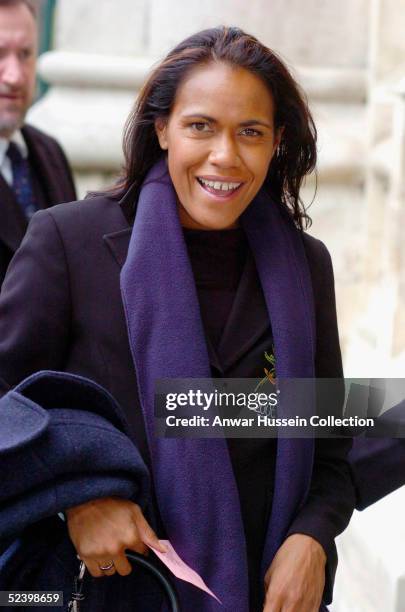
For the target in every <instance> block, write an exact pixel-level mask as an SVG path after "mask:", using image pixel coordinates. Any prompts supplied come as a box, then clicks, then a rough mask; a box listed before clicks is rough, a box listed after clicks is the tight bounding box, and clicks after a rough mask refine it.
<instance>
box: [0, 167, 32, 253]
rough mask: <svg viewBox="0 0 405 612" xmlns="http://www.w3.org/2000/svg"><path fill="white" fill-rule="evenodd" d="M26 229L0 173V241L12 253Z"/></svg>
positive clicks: (24, 222)
mask: <svg viewBox="0 0 405 612" xmlns="http://www.w3.org/2000/svg"><path fill="white" fill-rule="evenodd" d="M26 229H27V220H26V218H25V215H24V213H23V211H22V210H21V208H20V206H19V204H18V202H17V200H16V199H15V196H14V194H13V191H12V189H11V188H10V186H9V185H8V184H7V182H6V181H5V180H4V178H3V176H2V174H1V173H0V240H1V241H2V242H4V244H5V245H6V246H7V247H8V248H9V249H10V250H11V251H12V252H13V253H14V252H15V251H16V250H17V249H18V247H19V246H20V243H21V240H22V239H23V237H24V234H25V231H26Z"/></svg>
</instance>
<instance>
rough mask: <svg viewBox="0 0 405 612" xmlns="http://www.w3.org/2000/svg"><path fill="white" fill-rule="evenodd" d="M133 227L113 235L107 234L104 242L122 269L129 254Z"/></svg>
mask: <svg viewBox="0 0 405 612" xmlns="http://www.w3.org/2000/svg"><path fill="white" fill-rule="evenodd" d="M131 233H132V227H126V228H124V229H122V230H119V231H118V232H113V233H112V234H105V236H103V240H104V242H105V244H106V245H107V247H108V248H109V250H110V252H111V254H112V256H113V257H114V259H115V261H116V262H117V264H118V265H119V267H120V268H122V266H123V265H124V263H125V260H126V258H127V254H128V247H129V241H130V238H131Z"/></svg>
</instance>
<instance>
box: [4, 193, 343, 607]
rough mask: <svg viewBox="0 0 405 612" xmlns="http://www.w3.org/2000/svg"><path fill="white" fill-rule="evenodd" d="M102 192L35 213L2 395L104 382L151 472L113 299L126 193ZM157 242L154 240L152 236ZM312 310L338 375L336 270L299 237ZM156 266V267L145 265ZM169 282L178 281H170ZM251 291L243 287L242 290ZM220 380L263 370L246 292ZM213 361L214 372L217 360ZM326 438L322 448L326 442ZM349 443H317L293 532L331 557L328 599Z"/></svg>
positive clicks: (19, 259) (19, 270)
mask: <svg viewBox="0 0 405 612" xmlns="http://www.w3.org/2000/svg"><path fill="white" fill-rule="evenodd" d="M129 196H130V193H129V194H127V197H125V196H124V198H123V199H122V200H121V202H120V203H118V202H117V200H115V199H113V198H112V197H111V198H108V197H105V196H100V197H95V198H92V199H87V200H84V201H81V202H76V203H70V204H66V205H65V204H62V205H60V206H56V207H54V208H52V209H49V210H45V211H40V212H38V213H36V214H35V215H34V217H33V219H32V221H31V223H30V226H29V229H28V232H27V234H26V236H25V238H24V240H23V243H22V245H21V248H20V249H19V250H18V252H17V253H16V255H15V257H14V259H13V262H12V264H11V266H10V268H9V271H8V274H7V276H6V279H5V282H4V285H3V291H2V295H1V298H0V389H1V390H2V393H4V392H6V391H7V390H9V389H10V387H12V386H14V385H16V384H17V383H18V382H20V381H21V380H23V379H24V378H25V377H27V376H28V375H29V374H31V373H33V372H35V371H38V370H61V371H66V372H71V373H74V374H80V375H82V376H85V377H87V378H90V379H91V380H93V381H95V382H97V383H99V384H101V385H102V386H104V387H105V388H106V389H107V390H108V391H110V393H111V394H112V395H113V396H114V397H115V399H116V400H117V401H118V403H119V404H120V405H121V406H122V408H123V409H124V411H125V413H126V416H127V419H128V421H129V423H130V427H131V431H132V436H133V440H134V441H135V443H136V444H137V446H138V448H139V450H140V452H141V455H142V457H143V458H144V460H145V462H146V464H147V465H148V466H149V467H150V458H149V454H148V449H147V446H146V436H145V430H144V423H143V417H142V411H141V406H140V403H139V398H138V391H137V385H136V374H135V370H134V365H133V361H132V357H131V352H130V347H129V342H128V337H127V328H126V322H125V316H124V310H123V305H122V302H121V293H120V271H121V267H122V265H123V264H124V262H125V259H126V255H127V250H128V246H129V240H130V236H131V231H132V228H131V209H132V206H133V203H132V201H131V198H130V197H129ZM157 239H158V237H157ZM303 241H304V246H305V251H306V254H307V258H308V262H309V267H310V270H311V275H312V283H313V291H314V298H315V307H316V331H317V345H316V373H317V376H321V377H340V376H342V363H341V355H340V348H339V340H338V332H337V322H336V308H335V296H334V284H333V272H332V266H331V262H330V257H329V254H328V252H327V250H326V248H325V247H324V245H323V244H322V243H321V242H320V241H318V240H316V239H314V238H312V237H310V236H307V235H305V234H303ZM151 265H153V262H151ZM174 282H175V281H174ZM247 289H248V287H247ZM235 300H237V304H238V307H237V308H233V313H232V316H233V321H232V325H230V326H228V327H229V328H232V334H230V336H229V338H228V339H227V342H226V343H223V346H226V354H223V355H222V356H221V357H222V368H224V370H225V371H224V374H223V375H224V376H227V377H235V378H238V377H244V376H246V372H251V371H252V369H254V367H255V366H256V367H257V364H263V353H264V350H268V349H269V347H268V346H267V344H266V343H265V342H266V341H267V339H268V334H267V331H268V327H269V322H268V315H267V314H266V315H265V319H263V320H259V319H258V316H259V315H258V311H256V310H255V308H256V305H257V302H256V299H255V297H254V296H252V294H251V292H250V291H249V290H248V291H245V292H243V291H242V292H241V291H239V289H238V291H237V294H236V297H235ZM210 358H211V365H212V366H213V368H218V367H219V366H218V363H217V361H216V357H215V355H213V354H212V352H211V353H210ZM325 442H326V443H325ZM350 445H351V442H350V441H348V440H334V441H331V440H326V441H325V440H321V441H318V442H317V448H316V461H315V466H314V470H316V471H317V473H318V477H317V484H318V486H317V487H316V489H315V490H311V492H310V495H309V498H308V500H307V503H306V504H305V505H304V506H303V508H302V509H301V510H300V512H299V513H298V515H297V517H296V519H295V521H294V522H293V525H292V526H291V530H290V533H294V532H300V533H308V534H309V535H313V534H314V533H316V534H317V536H316V537H318V539H319V541H321V543H322V544H323V545H324V548H326V549H327V551H328V569H327V587H326V597H325V601H326V602H328V600H329V601H330V599H331V591H332V584H333V576H334V571H335V569H336V555H335V550H334V544H333V538H334V537H335V535H336V534H337V533H339V532H340V531H342V530H343V529H344V528H345V527H346V525H347V523H348V521H349V519H350V516H351V513H352V510H353V507H354V491H353V487H352V484H351V479H350V475H349V469H348V464H347V462H346V454H347V451H348V449H349V448H350Z"/></svg>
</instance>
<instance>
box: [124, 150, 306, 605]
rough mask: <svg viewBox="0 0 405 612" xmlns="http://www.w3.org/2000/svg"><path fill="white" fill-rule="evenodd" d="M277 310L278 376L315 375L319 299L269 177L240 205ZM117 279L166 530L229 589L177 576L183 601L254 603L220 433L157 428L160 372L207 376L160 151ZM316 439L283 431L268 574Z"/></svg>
mask: <svg viewBox="0 0 405 612" xmlns="http://www.w3.org/2000/svg"><path fill="white" fill-rule="evenodd" d="M242 225H243V228H244V230H245V232H246V235H247V237H248V240H249V244H250V248H251V250H252V252H253V254H254V257H255V261H256V266H257V270H258V273H259V278H260V281H261V285H262V289H263V292H264V296H265V299H266V304H267V308H268V312H269V317H270V321H271V326H272V331H273V337H274V348H275V355H276V361H277V376H278V377H280V378H283V377H285V378H288V377H297V378H298V377H313V376H314V343H315V338H314V336H315V331H314V305H313V299H312V286H311V279H310V275H309V270H308V265H307V261H306V257H305V252H304V249H303V245H302V240H301V237H300V233H299V231H298V230H297V229H296V228H295V227H294V225H293V223H292V222H291V220H290V219H288V218H287V217H286V215H285V214H283V212H282V211H281V207H280V206H279V205H277V204H275V203H274V202H271V200H270V198H269V196H268V195H267V194H266V193H265V191H264V189H262V191H261V192H259V194H258V195H257V196H256V198H255V200H254V201H253V202H252V203H251V204H250V206H249V207H248V209H247V210H246V212H245V213H244V214H243V216H242ZM121 291H122V298H123V303H124V308H125V315H126V320H127V326H128V335H129V341H130V346H131V351H132V356H133V360H134V365H135V370H136V374H137V381H138V389H139V395H140V400H141V404H142V409H143V413H144V419H145V424H146V431H147V436H148V443H149V448H150V453H151V458H152V470H153V477H154V482H155V487H156V492H157V499H158V504H159V509H160V513H161V516H162V520H163V523H164V525H165V528H166V532H167V536H168V538H169V539H170V541H171V542H172V544H173V546H174V548H175V549H176V551H177V552H178V553H179V555H180V556H181V557H182V558H183V559H184V560H185V561H186V562H187V563H188V564H189V565H190V566H191V567H192V568H194V569H195V570H196V571H197V572H199V573H200V574H201V576H202V577H203V579H204V580H205V582H206V583H207V584H208V586H209V587H210V588H211V589H212V590H213V591H214V593H215V594H216V595H217V596H218V597H219V598H220V599H221V601H222V603H223V605H222V606H220V605H219V604H218V603H217V602H216V601H215V600H214V599H213V598H211V597H210V596H208V595H206V594H204V593H203V592H200V591H199V590H198V589H196V588H195V587H192V586H191V585H189V584H187V583H184V582H182V581H177V586H178V590H179V593H180V599H181V601H182V602H183V605H186V609H187V610H196V611H197V610H198V612H220V611H221V610H223V611H231V610H232V612H234V611H235V610H238V612H247V611H248V608H249V606H248V572H247V559H246V553H245V538H244V531H243V524H242V518H241V511H240V504H239V498H238V491H237V487H236V482H235V478H234V475H233V470H232V465H231V461H230V458H229V454H228V449H227V444H226V440H224V439H173V438H170V439H163V438H159V439H158V438H155V437H154V434H153V421H154V391H155V381H156V380H157V379H159V378H210V377H211V370H210V365H209V359H208V353H207V347H206V343H205V338H204V331H203V326H202V322H201V317H200V311H199V304H198V297H197V292H196V287H195V283H194V277H193V273H192V269H191V264H190V261H189V258H188V253H187V248H186V244H185V241H184V238H183V232H182V228H181V225H180V222H179V218H178V213H177V203H176V193H175V191H174V188H173V185H172V182H171V179H170V176H169V174H168V171H167V165H166V162H165V161H164V160H162V161H160V162H158V163H157V164H156V165H155V166H154V167H153V168H152V170H151V171H150V172H149V174H148V176H147V178H146V180H145V181H144V184H143V186H142V190H141V193H140V197H139V201H138V205H137V213H136V217H135V223H134V228H133V231H132V236H131V241H130V245H129V251H128V257H127V260H126V263H125V265H124V267H123V269H122V272H121ZM313 448H314V445H313V440H311V439H309V440H303V439H286V438H280V439H279V441H278V451H277V462H276V474H275V489H274V500H273V507H272V513H271V517H270V520H269V525H268V530H267V537H266V542H265V547H264V553H263V562H262V573H263V575H264V573H265V571H266V570H267V568H268V566H269V565H270V563H271V561H272V559H273V557H274V554H275V553H276V552H277V549H278V548H279V546H280V545H281V544H282V542H283V540H284V538H285V535H286V533H287V530H288V528H289V525H290V523H291V521H292V519H293V518H294V516H295V514H296V513H297V511H298V509H299V508H300V506H301V505H302V504H303V502H304V501H305V496H306V494H307V492H308V487H309V484H310V478H311V472H312V462H313Z"/></svg>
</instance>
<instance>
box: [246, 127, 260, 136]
mask: <svg viewBox="0 0 405 612" xmlns="http://www.w3.org/2000/svg"><path fill="white" fill-rule="evenodd" d="M241 133H242V134H243V136H262V133H261V132H259V130H254V129H253V128H245V129H244V130H242V132H241Z"/></svg>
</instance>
